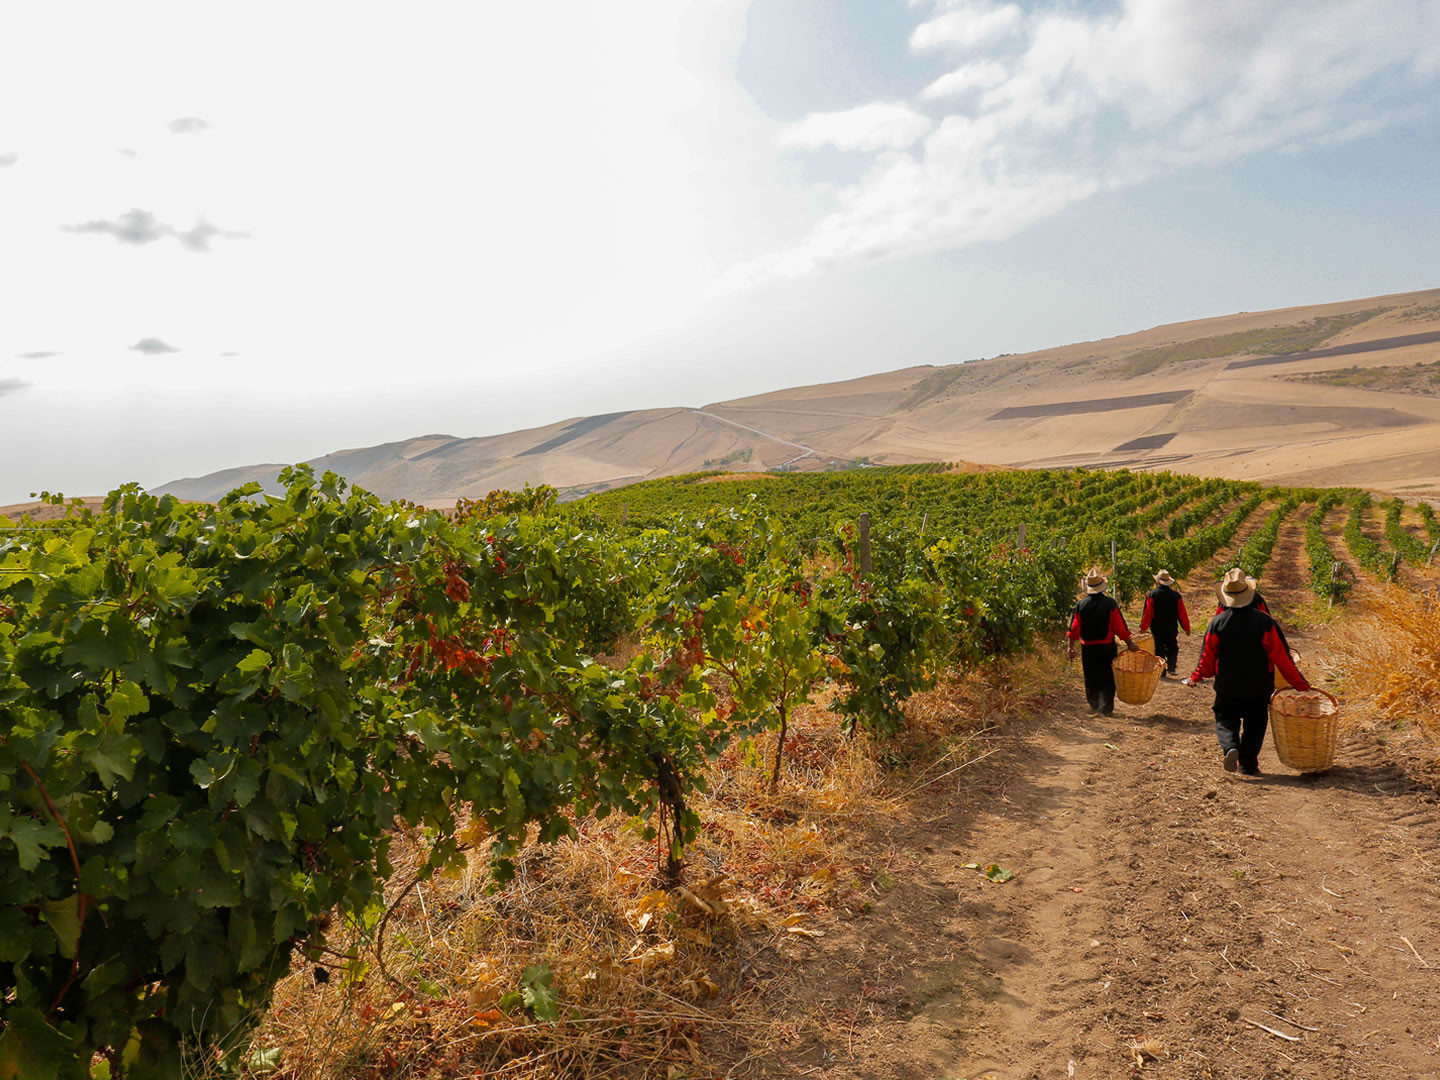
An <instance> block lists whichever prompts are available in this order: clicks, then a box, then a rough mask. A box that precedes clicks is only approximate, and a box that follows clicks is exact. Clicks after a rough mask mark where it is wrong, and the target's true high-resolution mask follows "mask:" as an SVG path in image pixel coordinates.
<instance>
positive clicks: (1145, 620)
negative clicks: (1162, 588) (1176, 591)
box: [1140, 596, 1183, 634]
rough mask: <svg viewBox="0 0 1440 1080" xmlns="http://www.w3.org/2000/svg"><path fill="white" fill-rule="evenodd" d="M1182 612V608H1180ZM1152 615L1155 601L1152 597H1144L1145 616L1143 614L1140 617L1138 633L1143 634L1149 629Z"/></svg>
mask: <svg viewBox="0 0 1440 1080" xmlns="http://www.w3.org/2000/svg"><path fill="white" fill-rule="evenodd" d="M1182 610H1183V608H1182ZM1154 615H1155V600H1154V599H1153V598H1152V597H1150V596H1146V597H1145V614H1143V615H1141V616H1140V633H1142V634H1143V633H1145V631H1146V630H1149V629H1150V620H1151V619H1152V618H1153V617H1154Z"/></svg>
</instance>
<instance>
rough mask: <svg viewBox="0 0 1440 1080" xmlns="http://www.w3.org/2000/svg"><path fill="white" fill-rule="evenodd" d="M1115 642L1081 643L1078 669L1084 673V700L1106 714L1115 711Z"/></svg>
mask: <svg viewBox="0 0 1440 1080" xmlns="http://www.w3.org/2000/svg"><path fill="white" fill-rule="evenodd" d="M1114 659H1115V644H1114V643H1113V642H1112V643H1110V644H1109V645H1081V646H1080V670H1082V671H1083V672H1084V673H1085V700H1086V701H1088V702H1090V707H1091V708H1092V709H1099V710H1100V711H1101V712H1103V713H1104V714H1105V715H1106V716H1110V715H1111V714H1113V713H1114V712H1115V669H1114V668H1113V667H1111V666H1110V663H1111V661H1113V660H1114Z"/></svg>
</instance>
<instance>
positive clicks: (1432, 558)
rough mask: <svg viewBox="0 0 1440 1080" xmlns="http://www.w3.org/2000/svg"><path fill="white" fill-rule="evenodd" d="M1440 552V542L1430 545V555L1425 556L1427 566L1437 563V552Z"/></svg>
mask: <svg viewBox="0 0 1440 1080" xmlns="http://www.w3.org/2000/svg"><path fill="white" fill-rule="evenodd" d="M1437 551H1440V540H1436V541H1435V543H1433V544H1431V545H1430V554H1429V555H1426V556H1425V565H1426V566H1429V565H1430V564H1431V563H1432V562H1434V561H1435V552H1437Z"/></svg>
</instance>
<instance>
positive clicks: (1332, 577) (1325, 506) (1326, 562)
mask: <svg viewBox="0 0 1440 1080" xmlns="http://www.w3.org/2000/svg"><path fill="white" fill-rule="evenodd" d="M1342 502H1344V495H1343V493H1341V492H1338V491H1330V492H1326V493H1324V494H1323V495H1321V496H1320V498H1319V499H1318V500H1317V501H1316V503H1315V509H1313V510H1311V511H1310V514H1309V516H1308V517H1306V519H1305V557H1306V560H1307V561H1308V564H1309V569H1310V590H1311V592H1313V593H1314V594H1315V595H1316V596H1319V597H1321V598H1322V599H1326V600H1330V601H1332V602H1341V603H1343V602H1344V600H1345V595H1346V593H1348V592H1349V591H1350V584H1351V583H1350V581H1349V580H1348V579H1347V578H1346V577H1345V573H1344V571H1345V569H1346V568H1345V567H1344V566H1343V564H1342V563H1341V562H1340V560H1338V559H1337V558H1336V557H1335V551H1334V549H1333V548H1331V546H1330V541H1328V540H1326V539H1325V516H1326V515H1327V514H1329V512H1330V511H1331V510H1333V509H1334V508H1335V507H1337V506H1339V505H1340V504H1341V503H1342Z"/></svg>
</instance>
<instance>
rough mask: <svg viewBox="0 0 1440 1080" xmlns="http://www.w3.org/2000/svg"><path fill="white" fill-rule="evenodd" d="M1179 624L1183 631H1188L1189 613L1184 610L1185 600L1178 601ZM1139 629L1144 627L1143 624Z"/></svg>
mask: <svg viewBox="0 0 1440 1080" xmlns="http://www.w3.org/2000/svg"><path fill="white" fill-rule="evenodd" d="M1180 625H1181V626H1183V627H1184V628H1185V633H1187V634H1188V633H1189V632H1190V613H1189V612H1188V611H1186V610H1185V601H1184V600H1181V601H1180ZM1140 629H1142V630H1143V629H1145V628H1144V627H1143V626H1142V627H1141V628H1140Z"/></svg>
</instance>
